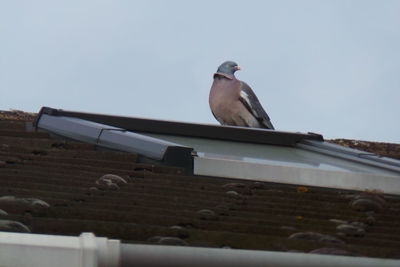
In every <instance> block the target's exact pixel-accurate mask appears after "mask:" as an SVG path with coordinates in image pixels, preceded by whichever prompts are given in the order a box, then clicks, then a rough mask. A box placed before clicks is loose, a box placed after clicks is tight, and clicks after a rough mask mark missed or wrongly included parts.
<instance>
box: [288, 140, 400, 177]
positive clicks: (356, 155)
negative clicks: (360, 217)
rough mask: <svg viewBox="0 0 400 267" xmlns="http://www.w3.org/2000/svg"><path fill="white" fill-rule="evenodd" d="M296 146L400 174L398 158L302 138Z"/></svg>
mask: <svg viewBox="0 0 400 267" xmlns="http://www.w3.org/2000/svg"><path fill="white" fill-rule="evenodd" d="M296 146H297V147H299V148H302V149H305V150H309V151H313V152H317V153H321V154H324V155H329V156H333V157H336V158H341V159H345V160H351V161H353V162H358V163H362V164H367V165H371V166H374V167H378V168H382V169H386V170H391V171H395V172H398V173H399V174H400V161H399V160H395V159H391V158H386V157H380V156H378V155H376V154H373V153H369V152H365V151H361V150H357V149H352V148H348V147H343V146H339V145H336V144H332V143H328V142H320V141H312V140H303V141H301V142H299V143H298V144H297V145H296Z"/></svg>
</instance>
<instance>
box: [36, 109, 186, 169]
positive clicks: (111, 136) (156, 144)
mask: <svg viewBox="0 0 400 267" xmlns="http://www.w3.org/2000/svg"><path fill="white" fill-rule="evenodd" d="M36 126H37V127H38V128H41V129H44V130H47V131H49V132H52V133H55V134H57V135H61V136H64V137H68V138H70V139H74V140H79V141H83V142H87V143H91V144H96V145H98V146H102V147H106V148H111V149H115V150H120V151H126V152H133V153H138V154H140V155H143V156H146V157H148V158H151V159H155V160H159V161H161V160H163V159H164V158H165V157H166V158H168V160H169V161H171V156H170V155H166V153H167V151H171V154H173V155H172V157H174V158H178V159H179V158H180V157H182V158H181V160H183V161H186V162H187V157H191V153H190V152H191V151H192V150H193V149H192V148H190V147H186V146H182V145H179V144H176V143H172V142H168V141H164V140H161V139H157V138H153V137H149V136H145V135H141V134H136V133H133V132H128V131H125V130H123V129H120V128H116V127H111V126H108V125H104V124H100V123H96V122H91V121H87V120H82V119H78V118H69V117H63V116H51V115H47V114H41V116H40V117H39V118H38V119H37V121H36ZM168 148H170V149H169V150H168ZM171 148H177V149H174V150H173V151H172V149H171ZM177 150H178V152H177Z"/></svg>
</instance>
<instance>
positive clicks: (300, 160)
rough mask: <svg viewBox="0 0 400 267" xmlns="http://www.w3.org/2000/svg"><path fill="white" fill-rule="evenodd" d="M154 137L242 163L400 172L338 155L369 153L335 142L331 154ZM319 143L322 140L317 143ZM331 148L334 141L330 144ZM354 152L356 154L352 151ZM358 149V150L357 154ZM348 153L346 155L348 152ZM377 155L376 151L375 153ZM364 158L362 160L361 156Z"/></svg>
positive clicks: (199, 139) (188, 138)
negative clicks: (341, 149) (341, 148)
mask: <svg viewBox="0 0 400 267" xmlns="http://www.w3.org/2000/svg"><path fill="white" fill-rule="evenodd" d="M143 134H144V135H148V136H151V137H154V138H159V139H163V140H166V141H170V142H175V143H179V144H182V145H185V146H190V147H193V148H194V149H195V150H196V151H197V152H198V154H199V155H200V156H206V157H209V158H214V159H224V160H237V161H242V162H254V163H262V164H272V165H280V166H282V167H284V166H293V167H304V168H314V169H321V170H330V171H346V172H358V173H360V172H362V173H375V174H382V175H400V173H399V171H397V169H396V170H394V169H392V168H391V167H392V166H390V165H384V166H385V167H387V168H382V166H375V165H373V164H366V163H365V162H363V161H367V160H365V159H364V160H363V161H359V162H357V161H351V160H348V158H343V157H338V156H337V155H343V156H347V157H349V158H354V159H358V158H357V155H358V153H363V154H365V153H366V152H364V151H359V150H351V149H347V148H345V147H343V148H344V150H343V152H341V151H340V147H339V148H337V147H336V146H335V145H333V147H334V148H336V150H335V151H334V152H332V154H333V155H330V154H327V153H319V152H318V151H313V150H312V149H315V148H314V147H313V146H311V145H309V146H307V148H311V149H303V148H302V147H301V148H300V146H298V147H288V146H275V145H266V144H250V143H242V142H232V141H222V140H210V139H205V138H196V137H186V136H174V135H161V134H147V133H143ZM316 143H318V142H316ZM327 145H328V147H329V148H333V147H332V146H330V145H331V144H329V143H327ZM321 146H323V145H321ZM318 149H321V151H325V150H328V148H325V149H324V150H323V148H318ZM346 151H348V153H350V152H351V153H353V154H348V153H347V152H346ZM354 151H357V153H355V152H354ZM345 152H346V153H347V154H346V153H345ZM371 155H373V154H371ZM360 160H362V159H360Z"/></svg>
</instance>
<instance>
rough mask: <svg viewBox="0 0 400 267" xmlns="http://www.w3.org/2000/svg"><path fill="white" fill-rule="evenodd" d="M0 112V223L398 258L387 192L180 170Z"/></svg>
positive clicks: (399, 233) (399, 234)
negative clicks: (42, 128) (60, 134)
mask: <svg viewBox="0 0 400 267" xmlns="http://www.w3.org/2000/svg"><path fill="white" fill-rule="evenodd" d="M0 116H1V117H0V119H1V120H0V183H1V187H0V209H1V210H2V211H0V214H1V215H0V218H1V224H0V229H1V230H4V231H18V232H32V233H42V234H60V235H79V234H80V233H82V232H93V233H95V234H96V235H97V236H105V237H109V238H117V239H121V240H122V241H123V242H125V243H132V244H138V243H139V244H168V245H187V246H194V247H196V246H200V247H216V248H232V249H250V250H265V251H299V252H305V253H309V252H312V253H328V254H342V255H356V256H368V257H382V258H400V251H399V247H400V230H399V229H400V228H399V226H400V225H399V224H400V212H399V211H400V199H399V198H398V197H396V196H392V195H385V194H383V193H381V192H373V191H372V192H357V191H350V190H336V189H326V188H318V187H310V186H307V187H305V186H300V185H284V184H279V183H271V182H256V181H249V180H240V179H229V178H220V177H210V176H199V175H186V174H184V172H183V170H182V168H179V167H174V166H165V165H160V164H145V163H139V162H138V155H135V154H133V153H125V152H116V151H104V150H103V151H100V150H97V149H96V146H95V145H93V144H87V143H81V142H76V141H70V140H65V139H55V138H53V137H52V136H50V135H49V133H46V132H38V131H34V129H33V127H32V120H33V119H34V117H33V116H32V115H30V114H26V113H20V112H16V111H13V112H1V113H0ZM107 174H111V175H108V176H104V175H107ZM112 175H114V176H112Z"/></svg>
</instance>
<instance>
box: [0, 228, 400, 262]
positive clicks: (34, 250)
mask: <svg viewBox="0 0 400 267" xmlns="http://www.w3.org/2000/svg"><path fill="white" fill-rule="evenodd" d="M0 266H7V267H17V266H18V267H28V266H29V267H39V266H40V267H42V266H46V267H47V266H49V267H51V266H56V267H81V266H82V267H94V266H107V267H108V266H110V267H114V266H122V267H124V266H141V267H150V266H159V267H186V266H190V267H200V266H201V267H203V266H229V267H231V266H235V267H236V266H237V267H241V266H243V267H249V266H263V267H265V266H274V267H285V266H309V267H317V266H318V267H320V266H332V267H348V266H352V267H357V266H360V267H376V266H379V267H392V266H393V267H398V266H400V260H395V259H378V258H368V257H350V256H334V255H317V254H307V253H292V252H272V251H256V250H242V249H222V248H199V247H182V246H164V245H140V244H135V245H132V244H120V241H119V240H110V239H107V238H99V237H95V236H94V235H93V234H92V233H83V234H81V235H80V236H79V237H71V236H55V235H38V234H21V233H8V232H0Z"/></svg>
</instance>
